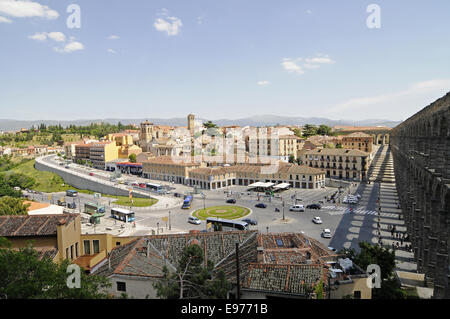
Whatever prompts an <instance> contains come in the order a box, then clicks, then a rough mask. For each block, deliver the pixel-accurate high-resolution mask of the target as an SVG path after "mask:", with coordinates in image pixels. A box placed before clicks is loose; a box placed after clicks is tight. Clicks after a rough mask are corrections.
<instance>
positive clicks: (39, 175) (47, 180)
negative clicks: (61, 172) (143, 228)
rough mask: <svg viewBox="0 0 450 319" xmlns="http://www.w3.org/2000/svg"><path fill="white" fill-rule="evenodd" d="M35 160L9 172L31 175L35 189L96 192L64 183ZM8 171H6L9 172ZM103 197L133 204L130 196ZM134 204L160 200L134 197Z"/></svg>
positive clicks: (54, 191) (123, 203)
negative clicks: (36, 164) (35, 165)
mask: <svg viewBox="0 0 450 319" xmlns="http://www.w3.org/2000/svg"><path fill="white" fill-rule="evenodd" d="M34 163H35V161H34V160H30V161H28V162H26V163H23V164H21V165H19V166H17V167H16V168H14V169H12V170H11V171H9V172H13V173H21V174H24V175H27V176H30V177H32V178H34V179H35V181H36V184H35V185H34V186H33V187H32V189H33V190H35V191H38V192H44V193H56V192H65V191H66V190H68V189H73V190H76V191H78V192H79V193H84V194H94V193H95V192H93V191H90V190H87V189H78V188H76V187H73V186H71V185H67V184H65V183H64V180H63V179H62V178H61V177H60V176H58V175H57V174H55V173H52V172H46V171H39V170H37V169H35V168H34ZM7 173H8V172H6V174H7ZM102 196H103V197H109V198H115V199H117V201H115V202H114V203H115V204H117V205H123V206H131V200H130V198H129V197H128V196H114V195H106V194H102ZM133 202H134V204H133V205H132V206H133V207H147V206H151V205H153V204H155V203H156V202H158V200H157V199H154V198H151V199H150V198H133Z"/></svg>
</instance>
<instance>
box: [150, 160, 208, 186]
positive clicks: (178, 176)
mask: <svg viewBox="0 0 450 319" xmlns="http://www.w3.org/2000/svg"><path fill="white" fill-rule="evenodd" d="M199 167H205V164H199V163H193V162H189V163H183V162H180V163H177V162H175V161H173V160H172V158H171V157H170V156H160V157H155V158H149V159H148V160H146V161H142V169H143V173H142V175H143V177H145V178H150V179H156V180H163V181H174V182H175V183H178V184H186V182H187V180H188V178H189V171H190V170H192V169H194V168H199Z"/></svg>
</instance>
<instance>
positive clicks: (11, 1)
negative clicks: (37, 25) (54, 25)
mask: <svg viewBox="0 0 450 319" xmlns="http://www.w3.org/2000/svg"><path fill="white" fill-rule="evenodd" d="M0 13H2V14H5V15H8V16H10V17H14V18H31V17H41V18H45V19H56V18H58V17H59V13H58V12H57V11H55V10H52V9H50V8H49V7H48V6H44V5H41V4H40V3H38V2H33V1H21V0H17V1H16V0H0Z"/></svg>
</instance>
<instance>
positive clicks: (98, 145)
mask: <svg viewBox="0 0 450 319" xmlns="http://www.w3.org/2000/svg"><path fill="white" fill-rule="evenodd" d="M117 158H119V147H118V146H117V145H116V143H115V142H111V141H104V142H93V143H88V144H84V143H82V144H77V145H75V157H74V161H79V160H81V161H90V162H92V164H93V166H94V167H95V168H98V169H105V163H107V162H111V161H113V160H115V159H117Z"/></svg>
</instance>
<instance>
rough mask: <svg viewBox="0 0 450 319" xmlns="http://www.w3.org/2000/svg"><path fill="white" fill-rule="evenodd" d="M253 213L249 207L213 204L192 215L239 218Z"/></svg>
mask: <svg viewBox="0 0 450 319" xmlns="http://www.w3.org/2000/svg"><path fill="white" fill-rule="evenodd" d="M250 213H251V210H250V209H249V208H247V207H242V206H235V205H222V206H211V207H206V209H198V210H196V211H195V212H193V213H192V216H194V217H197V218H198V219H202V220H205V219H207V218H208V217H216V218H223V219H238V218H242V217H245V216H247V215H249V214H250Z"/></svg>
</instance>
